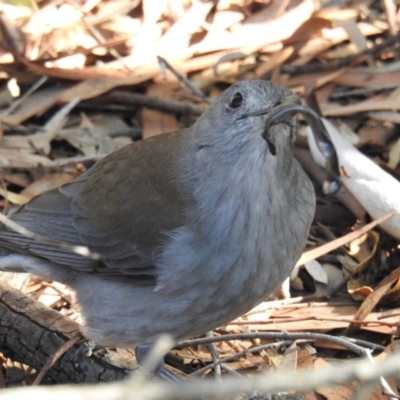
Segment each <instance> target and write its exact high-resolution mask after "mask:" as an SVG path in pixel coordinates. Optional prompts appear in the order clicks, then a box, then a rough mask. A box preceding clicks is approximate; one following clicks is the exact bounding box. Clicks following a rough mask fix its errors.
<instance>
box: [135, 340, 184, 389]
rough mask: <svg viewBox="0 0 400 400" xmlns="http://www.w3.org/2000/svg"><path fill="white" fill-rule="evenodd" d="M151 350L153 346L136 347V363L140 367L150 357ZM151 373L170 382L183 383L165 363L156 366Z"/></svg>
mask: <svg viewBox="0 0 400 400" xmlns="http://www.w3.org/2000/svg"><path fill="white" fill-rule="evenodd" d="M151 350H152V345H149V344H141V345H139V346H136V348H135V355H136V361H137V362H138V364H139V366H143V365H144V364H145V363H146V359H147V357H148V356H149V354H150V352H151ZM149 372H151V373H153V374H154V375H155V376H158V377H159V378H161V379H164V380H166V381H169V382H181V381H182V380H181V379H180V378H179V377H178V376H177V375H175V374H174V373H173V372H172V371H170V370H169V369H168V368H167V367H166V366H165V364H164V361H160V362H159V363H158V365H156V367H155V368H153V370H152V371H149Z"/></svg>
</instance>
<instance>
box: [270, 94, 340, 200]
mask: <svg viewBox="0 0 400 400" xmlns="http://www.w3.org/2000/svg"><path fill="white" fill-rule="evenodd" d="M297 113H300V114H302V115H303V118H304V120H305V121H306V122H307V124H308V125H309V126H310V128H311V130H312V132H313V135H314V139H315V142H316V143H317V146H318V148H319V150H320V152H321V153H322V155H323V156H324V157H325V159H326V164H325V169H326V171H327V172H328V173H329V175H331V176H332V177H333V181H332V182H330V183H329V185H328V186H329V189H328V190H327V192H329V193H334V192H336V191H337V190H338V189H339V187H340V184H339V180H340V171H339V161H338V157H337V153H336V149H335V146H334V145H333V143H332V141H331V138H330V137H329V133H328V131H327V130H326V128H325V125H324V123H323V122H322V120H321V118H320V117H319V115H318V114H317V113H315V112H314V111H313V110H311V108H308V107H306V106H303V105H302V104H301V100H300V99H299V98H298V97H297V96H294V95H292V96H288V97H286V98H285V99H283V101H282V102H281V103H280V104H279V105H278V106H276V107H274V108H273V109H272V110H270V112H269V113H268V114H266V116H265V127H264V132H263V138H264V139H265V140H266V141H267V142H268V141H269V134H270V128H271V127H272V126H273V125H276V124H280V123H282V122H285V121H289V120H290V119H292V118H293V117H294V116H295V115H296V114H297Z"/></svg>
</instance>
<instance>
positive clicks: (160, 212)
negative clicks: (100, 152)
mask: <svg viewBox="0 0 400 400" xmlns="http://www.w3.org/2000/svg"><path fill="white" fill-rule="evenodd" d="M183 134H185V133H182V132H177V133H172V134H168V135H162V136H161V137H160V138H157V139H155V140H151V139H147V140H144V141H140V142H136V143H134V144H132V145H129V146H126V147H124V148H122V149H120V150H117V151H116V152H114V153H112V154H111V155H110V156H107V157H105V158H104V159H102V160H101V161H99V162H98V163H97V164H95V165H94V166H93V167H92V168H91V169H89V170H88V171H87V172H86V173H85V174H83V175H82V176H81V177H80V178H78V179H76V180H75V181H73V182H71V183H68V184H66V185H63V186H61V187H59V188H57V189H53V190H51V191H49V192H46V193H44V194H43V195H41V196H38V197H36V198H34V199H32V200H31V201H30V202H29V203H27V204H26V205H25V206H23V207H21V208H20V209H19V210H18V211H17V212H16V213H15V214H13V215H12V217H11V218H12V219H13V220H14V221H15V222H17V223H19V224H20V225H22V226H24V227H25V228H27V229H29V230H31V231H33V232H35V233H37V234H40V235H42V236H45V237H49V238H52V239H55V240H59V241H63V242H67V243H70V244H74V245H84V246H87V247H88V248H89V249H90V250H91V251H93V252H96V253H98V254H100V255H101V257H102V262H100V263H99V262H97V261H94V260H91V259H88V258H84V257H82V256H79V255H77V254H74V253H70V252H67V251H62V250H60V249H58V248H55V247H53V246H49V245H44V244H41V243H38V242H36V241H34V240H32V239H29V238H26V237H24V236H21V235H19V234H17V233H15V232H14V231H11V230H9V229H7V228H5V227H4V226H2V227H1V228H0V241H1V242H4V241H9V242H11V243H13V244H16V245H18V246H21V247H22V248H23V250H24V251H29V252H30V253H33V254H35V255H38V256H40V257H42V258H46V259H49V260H51V261H53V262H56V263H59V264H63V265H67V266H70V267H72V268H75V269H78V270H82V271H91V272H98V273H100V274H104V275H111V276H115V277H118V276H122V277H124V276H125V277H126V276H133V277H134V276H138V277H139V276H141V277H142V276H150V277H152V276H155V275H156V269H155V266H154V255H155V252H156V251H157V249H158V247H159V246H161V245H162V243H163V240H165V239H166V235H167V234H168V232H170V231H172V230H174V229H176V228H179V227H180V226H183V225H184V223H185V210H186V207H187V206H188V205H189V203H190V202H191V199H190V196H189V195H188V194H186V193H185V189H184V184H183V183H182V182H180V181H178V180H177V176H181V175H182V171H180V174H177V173H176V172H177V170H178V169H179V168H180V167H181V166H180V165H177V163H176V162H175V161H173V160H176V159H180V155H179V152H181V151H183V150H182V146H181V143H182V141H181V139H180V138H181V135H183ZM166 140H168V143H167V142H166ZM167 144H168V146H167Z"/></svg>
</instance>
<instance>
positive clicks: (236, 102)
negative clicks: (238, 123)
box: [229, 92, 243, 108]
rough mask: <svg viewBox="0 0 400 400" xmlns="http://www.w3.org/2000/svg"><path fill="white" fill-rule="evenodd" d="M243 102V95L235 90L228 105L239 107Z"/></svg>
mask: <svg viewBox="0 0 400 400" xmlns="http://www.w3.org/2000/svg"><path fill="white" fill-rule="evenodd" d="M242 104H243V96H242V95H241V94H240V93H239V92H237V93H235V94H234V95H233V97H232V98H231V100H230V102H229V107H231V108H239V107H240V106H241V105H242Z"/></svg>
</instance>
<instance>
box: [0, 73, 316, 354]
mask: <svg viewBox="0 0 400 400" xmlns="http://www.w3.org/2000/svg"><path fill="white" fill-rule="evenodd" d="M238 93H239V95H238ZM290 95H292V93H291V92H290V91H289V90H288V89H287V88H285V87H283V86H279V85H275V84H272V83H270V82H266V81H244V82H240V83H238V84H235V85H233V86H231V87H230V88H229V89H227V90H226V91H225V92H224V93H222V94H221V96H220V97H219V98H218V99H217V100H216V101H215V102H214V103H213V104H212V105H211V106H210V108H209V109H208V110H207V111H206V112H205V113H204V114H203V115H202V116H201V117H200V118H199V119H198V121H197V122H196V123H195V124H194V125H193V127H192V128H190V129H187V130H182V131H179V132H175V133H170V134H165V135H162V136H159V137H156V138H150V139H147V140H143V141H140V142H137V143H134V144H132V145H129V146H127V147H124V148H122V149H120V150H118V151H116V152H114V153H112V154H110V155H109V156H107V157H105V158H104V159H103V160H101V161H99V162H98V163H97V164H95V165H94V166H93V167H92V168H91V169H89V170H88V171H87V172H86V173H84V174H83V175H82V176H81V177H79V178H78V179H76V180H75V181H73V182H71V183H68V184H66V185H63V186H61V187H60V188H57V189H54V190H51V191H49V192H47V193H45V194H43V195H41V196H38V197H36V198H34V199H33V200H32V201H31V202H29V203H28V204H27V205H25V206H23V207H21V208H20V209H19V210H18V211H17V212H16V213H14V214H13V215H12V219H13V220H14V221H15V222H17V223H19V224H20V225H22V226H24V227H26V228H27V229H29V230H31V231H33V232H36V233H38V234H40V235H43V236H46V237H51V238H53V239H56V240H61V241H65V242H68V243H71V244H77V245H85V246H88V247H89V249H90V250H92V251H93V252H97V253H99V254H100V255H101V256H102V261H94V260H91V259H87V258H83V257H81V256H79V255H76V254H73V253H69V252H66V251H65V252H64V251H60V250H59V249H56V248H53V247H51V246H47V245H43V244H40V243H36V242H35V241H33V240H31V239H28V238H25V237H22V236H21V235H19V234H17V233H15V232H13V231H11V230H9V229H7V228H6V227H4V226H1V227H0V246H2V249H1V254H2V255H3V256H2V258H0V269H4V270H13V271H19V272H24V271H28V272H32V273H34V274H37V275H39V276H43V277H46V278H50V279H54V280H59V281H61V282H64V283H66V284H68V285H70V286H71V287H72V288H73V289H75V290H76V292H77V296H78V301H79V303H80V306H81V310H82V314H83V316H84V319H85V326H84V332H85V334H86V335H87V336H88V337H89V338H90V339H92V340H93V341H95V342H96V343H98V344H104V345H114V346H121V347H124V346H125V347H131V346H134V345H137V344H143V343H151V342H152V341H153V340H154V339H155V337H156V336H157V335H159V334H160V333H163V332H167V333H170V334H172V335H173V337H174V339H175V340H180V339H183V338H187V337H190V336H194V335H197V334H201V333H204V332H206V331H208V330H210V329H212V328H215V327H216V326H218V325H221V324H225V323H227V322H229V321H230V320H232V319H234V318H236V317H238V316H240V315H241V314H243V313H244V312H246V311H248V310H249V309H251V308H252V307H253V306H255V305H256V304H258V303H260V302H261V301H262V300H263V299H264V298H266V296H268V295H269V294H271V292H272V291H273V290H274V289H276V288H277V287H278V286H279V285H280V283H281V282H282V281H283V280H284V279H285V278H286V277H287V276H288V274H289V272H290V270H291V269H292V268H293V266H294V264H295V262H296V261H297V259H298V258H299V256H300V254H301V252H302V250H303V249H304V246H305V243H306V239H307V235H308V231H309V227H310V224H311V220H312V216H313V213H314V203H315V200H314V193H313V188H312V186H311V183H310V181H309V179H308V178H307V176H306V175H305V173H304V171H303V170H302V168H301V167H300V166H299V164H298V163H297V161H296V160H295V159H294V158H293V154H292V147H293V140H294V135H295V132H296V123H295V120H294V119H292V120H290V121H289V122H287V123H281V124H278V125H275V126H273V127H271V128H270V129H271V134H270V135H269V140H272V141H273V143H272V144H271V143H270V144H268V143H267V142H266V141H265V140H264V139H263V138H262V133H263V129H264V125H265V122H264V121H265V115H267V114H268V111H270V110H271V109H272V108H273V107H274V106H275V105H277V104H279V103H280V102H281V101H282V100H283V99H284V98H285V97H287V96H290ZM235 96H236V97H235ZM238 104H239V105H238ZM271 145H273V147H274V148H275V149H276V155H273V154H271V151H270V150H271ZM17 250H18V251H17Z"/></svg>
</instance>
